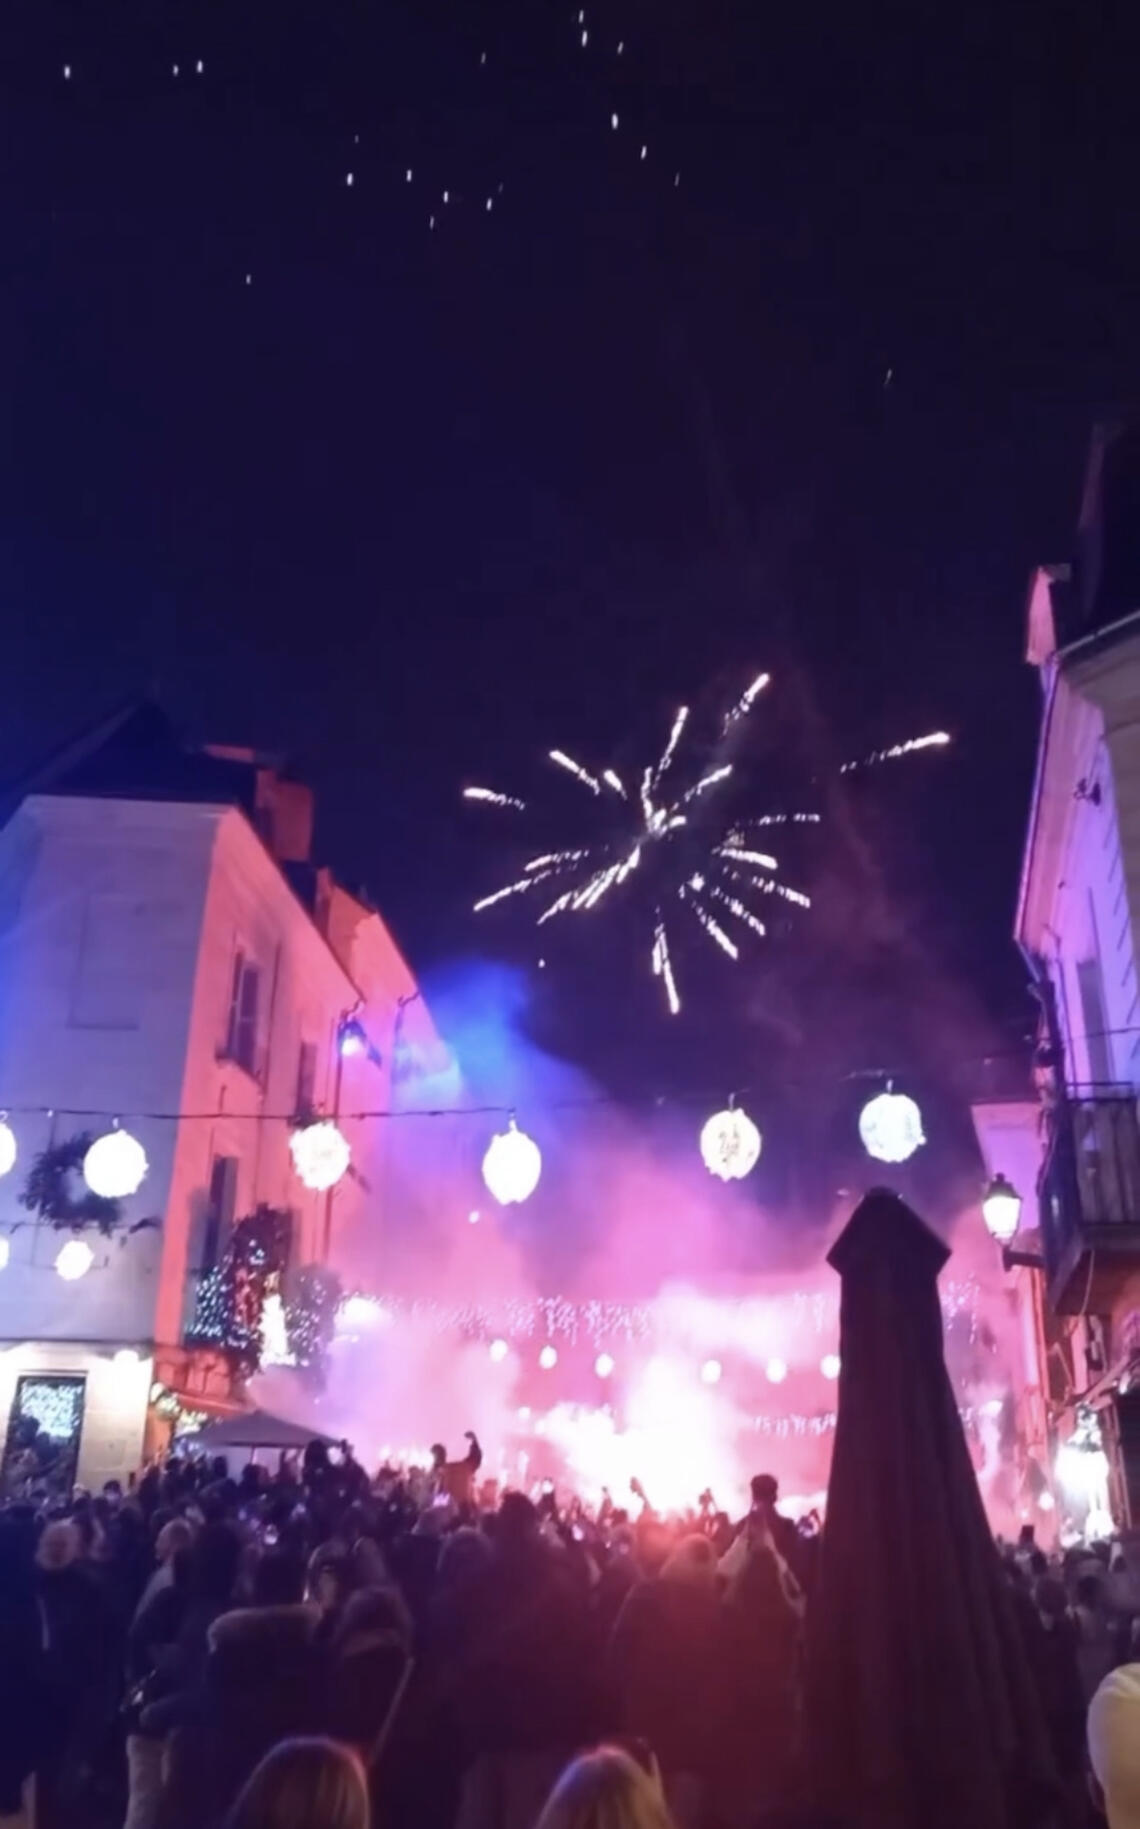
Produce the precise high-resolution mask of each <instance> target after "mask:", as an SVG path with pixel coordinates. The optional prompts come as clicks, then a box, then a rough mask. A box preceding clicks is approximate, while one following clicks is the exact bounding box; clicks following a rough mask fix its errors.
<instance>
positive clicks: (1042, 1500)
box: [1037, 1487, 1057, 1511]
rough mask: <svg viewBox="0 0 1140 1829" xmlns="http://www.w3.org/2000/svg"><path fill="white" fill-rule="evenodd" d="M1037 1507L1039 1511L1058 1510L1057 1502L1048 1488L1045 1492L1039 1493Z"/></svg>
mask: <svg viewBox="0 0 1140 1829" xmlns="http://www.w3.org/2000/svg"><path fill="white" fill-rule="evenodd" d="M1037 1506H1038V1510H1039V1511H1054V1510H1055V1509H1056V1506H1057V1501H1056V1499H1055V1498H1054V1497H1053V1494H1052V1493H1051V1492H1050V1491H1049V1488H1048V1487H1046V1488H1045V1490H1044V1492H1039V1493H1038V1495H1037Z"/></svg>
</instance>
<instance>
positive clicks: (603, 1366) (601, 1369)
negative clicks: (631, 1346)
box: [594, 1353, 614, 1378]
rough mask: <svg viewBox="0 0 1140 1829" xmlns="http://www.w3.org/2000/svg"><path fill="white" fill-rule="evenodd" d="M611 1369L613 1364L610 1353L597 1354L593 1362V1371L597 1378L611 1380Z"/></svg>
mask: <svg viewBox="0 0 1140 1829" xmlns="http://www.w3.org/2000/svg"><path fill="white" fill-rule="evenodd" d="M613 1369H614V1362H613V1357H612V1355H611V1354H610V1353H599V1354H598V1356H597V1358H596V1359H595V1360H594V1371H595V1372H596V1373H597V1375H598V1377H599V1378H612V1376H613Z"/></svg>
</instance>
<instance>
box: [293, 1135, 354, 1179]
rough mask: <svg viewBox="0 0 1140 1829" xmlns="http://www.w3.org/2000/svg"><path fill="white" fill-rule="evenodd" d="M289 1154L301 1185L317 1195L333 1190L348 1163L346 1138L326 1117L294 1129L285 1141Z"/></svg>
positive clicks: (350, 1156) (350, 1157)
mask: <svg viewBox="0 0 1140 1829" xmlns="http://www.w3.org/2000/svg"><path fill="white" fill-rule="evenodd" d="M289 1153H290V1155H291V1156H292V1158H293V1167H294V1168H295V1169H296V1171H297V1174H298V1175H299V1176H300V1178H301V1180H302V1181H303V1182H304V1184H305V1186H306V1187H307V1188H312V1189H313V1190H314V1191H315V1192H316V1193H318V1194H324V1193H326V1192H327V1191H328V1189H329V1188H335V1186H336V1184H337V1182H338V1181H339V1180H340V1178H341V1176H342V1175H343V1174H344V1172H345V1170H346V1169H347V1168H348V1165H349V1163H350V1162H351V1160H352V1151H351V1150H350V1149H349V1147H348V1139H347V1138H346V1137H345V1135H344V1133H343V1132H342V1131H340V1130H338V1129H337V1127H336V1125H335V1124H334V1123H333V1122H332V1120H331V1119H330V1118H321V1119H320V1120H319V1121H318V1122H317V1123H316V1124H303V1125H302V1126H301V1128H300V1130H295V1131H294V1132H293V1134H292V1136H291V1137H290V1138H289Z"/></svg>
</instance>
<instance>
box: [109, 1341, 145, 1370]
mask: <svg viewBox="0 0 1140 1829" xmlns="http://www.w3.org/2000/svg"><path fill="white" fill-rule="evenodd" d="M111 1364H112V1365H113V1366H114V1367H115V1370H116V1371H117V1372H123V1373H126V1372H137V1371H138V1369H139V1365H140V1364H141V1361H140V1359H139V1356H138V1354H137V1353H136V1351H135V1349H134V1347H133V1346H121V1347H120V1348H119V1350H118V1352H117V1353H113V1354H112V1355H111Z"/></svg>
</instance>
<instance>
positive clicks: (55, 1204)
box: [20, 1131, 123, 1238]
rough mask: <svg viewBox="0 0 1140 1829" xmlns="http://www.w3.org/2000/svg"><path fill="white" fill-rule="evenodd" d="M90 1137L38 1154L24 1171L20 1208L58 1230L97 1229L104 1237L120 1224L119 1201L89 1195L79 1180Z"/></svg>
mask: <svg viewBox="0 0 1140 1829" xmlns="http://www.w3.org/2000/svg"><path fill="white" fill-rule="evenodd" d="M93 1141H94V1138H93V1137H92V1136H91V1133H90V1132H89V1131H81V1132H80V1133H79V1135H78V1136H75V1137H68V1138H67V1140H66V1141H65V1142H63V1143H53V1144H51V1145H49V1147H48V1148H47V1149H43V1150H41V1151H40V1153H39V1155H38V1156H37V1157H36V1158H35V1160H34V1162H33V1163H32V1166H31V1168H30V1169H29V1170H28V1175H27V1179H26V1181H25V1182H24V1186H23V1190H22V1192H21V1194H20V1205H21V1206H22V1207H27V1209H28V1211H29V1212H30V1213H35V1214H37V1215H38V1217H39V1218H40V1219H46V1220H47V1221H48V1224H49V1225H52V1226H55V1227H56V1228H57V1229H58V1230H59V1231H61V1232H63V1231H70V1232H81V1231H82V1230H83V1228H84V1227H85V1226H98V1228H99V1230H100V1232H101V1233H102V1234H103V1236H104V1238H109V1237H110V1235H111V1233H112V1232H113V1231H114V1230H115V1229H116V1227H117V1226H119V1225H120V1224H121V1223H122V1217H123V1208H122V1202H121V1201H118V1200H109V1199H107V1198H106V1196H105V1195H103V1194H93V1193H92V1192H91V1189H90V1188H89V1187H88V1186H87V1183H86V1182H85V1181H84V1179H83V1159H84V1157H85V1156H86V1154H87V1152H88V1150H89V1149H90V1148H91V1145H92V1143H93Z"/></svg>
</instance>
